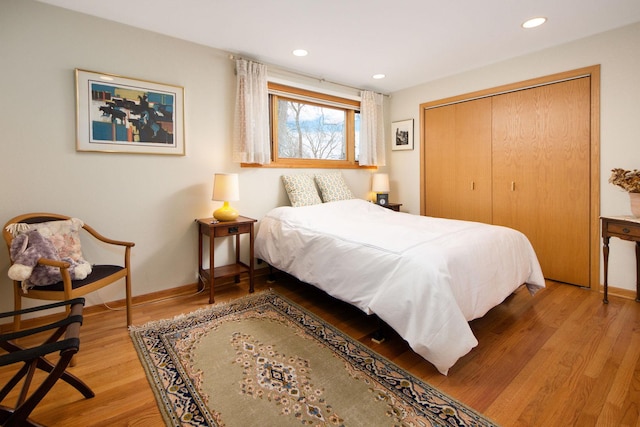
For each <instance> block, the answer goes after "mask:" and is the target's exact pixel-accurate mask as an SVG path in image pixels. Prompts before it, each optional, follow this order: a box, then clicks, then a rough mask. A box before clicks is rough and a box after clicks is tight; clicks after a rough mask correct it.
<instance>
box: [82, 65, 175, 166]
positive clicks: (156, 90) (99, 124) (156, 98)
mask: <svg viewBox="0 0 640 427" xmlns="http://www.w3.org/2000/svg"><path fill="white" fill-rule="evenodd" d="M75 74H76V127H77V135H76V150H77V151H98V152H103V153H137V154H168V155H174V156H184V155H185V149H184V88H183V87H180V86H173V85H169V84H164V83H157V82H151V81H147V80H137V79H132V78H128V77H122V76H117V75H115V74H108V73H99V72H94V71H87V70H81V69H77V68H76V70H75Z"/></svg>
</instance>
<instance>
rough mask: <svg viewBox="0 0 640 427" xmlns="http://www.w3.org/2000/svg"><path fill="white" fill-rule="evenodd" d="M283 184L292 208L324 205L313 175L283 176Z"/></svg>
mask: <svg viewBox="0 0 640 427" xmlns="http://www.w3.org/2000/svg"><path fill="white" fill-rule="evenodd" d="M282 182H283V183H284V189H285V190H286V191H287V195H288V196H289V201H290V202H291V206H293V207H298V206H309V205H319V204H320V203H322V200H320V196H319V195H318V190H316V186H315V184H314V183H313V177H312V176H311V175H305V174H298V175H282Z"/></svg>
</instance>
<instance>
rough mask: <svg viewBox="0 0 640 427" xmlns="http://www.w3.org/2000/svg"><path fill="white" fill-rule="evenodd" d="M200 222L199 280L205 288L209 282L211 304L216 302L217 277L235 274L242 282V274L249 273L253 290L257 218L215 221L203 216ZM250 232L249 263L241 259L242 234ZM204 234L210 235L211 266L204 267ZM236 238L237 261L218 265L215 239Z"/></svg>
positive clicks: (250, 285) (236, 278) (237, 279)
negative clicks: (215, 261) (254, 232)
mask: <svg viewBox="0 0 640 427" xmlns="http://www.w3.org/2000/svg"><path fill="white" fill-rule="evenodd" d="M196 221H197V223H198V282H199V284H200V285H201V286H202V289H204V288H205V285H206V283H207V282H208V283H209V288H210V289H209V292H210V293H209V304H212V303H213V302H214V282H215V279H222V278H226V277H231V276H234V278H235V282H236V283H239V282H240V274H242V273H248V274H249V292H253V236H254V234H253V225H254V223H255V222H257V220H255V219H253V218H247V217H244V216H239V217H238V218H237V219H236V220H235V221H215V220H214V218H202V219H198V220H196ZM241 234H249V263H248V264H245V263H243V262H242V261H240V235H241ZM202 236H209V268H208V269H204V268H202V252H203V251H202ZM229 236H235V238H236V242H235V245H236V262H235V263H234V264H229V265H224V266H220V267H216V266H215V263H214V247H213V244H214V241H215V238H216V237H229Z"/></svg>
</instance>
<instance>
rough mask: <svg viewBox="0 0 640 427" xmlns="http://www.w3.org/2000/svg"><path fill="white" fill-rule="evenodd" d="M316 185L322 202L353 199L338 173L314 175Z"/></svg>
mask: <svg viewBox="0 0 640 427" xmlns="http://www.w3.org/2000/svg"><path fill="white" fill-rule="evenodd" d="M316 184H318V188H319V189H320V194H322V200H323V201H324V202H334V201H336V200H348V199H353V194H352V193H351V190H350V189H349V187H348V186H347V183H346V182H344V178H343V177H342V174H341V173H340V172H333V173H325V174H322V175H316Z"/></svg>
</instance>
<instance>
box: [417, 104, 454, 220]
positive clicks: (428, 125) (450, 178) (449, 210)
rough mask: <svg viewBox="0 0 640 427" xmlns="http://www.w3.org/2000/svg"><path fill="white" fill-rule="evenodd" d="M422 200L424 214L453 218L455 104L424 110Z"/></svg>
mask: <svg viewBox="0 0 640 427" xmlns="http://www.w3.org/2000/svg"><path fill="white" fill-rule="evenodd" d="M424 123H425V138H424V146H425V187H424V191H425V203H426V212H425V214H426V215H427V216H435V217H440V218H455V215H456V214H455V212H456V197H457V195H456V190H455V177H456V160H455V127H456V119H455V107H454V106H453V105H447V106H444V107H438V108H433V109H429V110H425V112H424Z"/></svg>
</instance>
